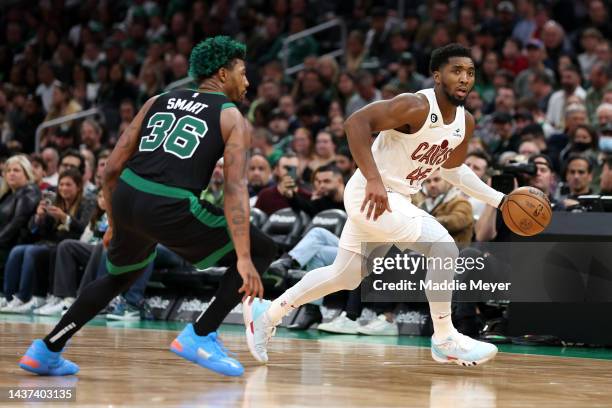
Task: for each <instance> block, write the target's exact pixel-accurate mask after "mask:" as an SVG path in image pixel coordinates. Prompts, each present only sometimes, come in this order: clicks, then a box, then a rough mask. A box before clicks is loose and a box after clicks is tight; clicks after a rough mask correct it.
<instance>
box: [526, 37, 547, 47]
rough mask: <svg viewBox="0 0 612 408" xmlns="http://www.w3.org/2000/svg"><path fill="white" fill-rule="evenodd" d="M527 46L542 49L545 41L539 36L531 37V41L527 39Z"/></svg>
mask: <svg viewBox="0 0 612 408" xmlns="http://www.w3.org/2000/svg"><path fill="white" fill-rule="evenodd" d="M525 48H527V49H529V48H532V49H533V48H535V49H538V50H541V49H543V48H544V43H543V42H542V41H540V40H538V39H537V38H531V39H530V40H529V41H527V44H525Z"/></svg>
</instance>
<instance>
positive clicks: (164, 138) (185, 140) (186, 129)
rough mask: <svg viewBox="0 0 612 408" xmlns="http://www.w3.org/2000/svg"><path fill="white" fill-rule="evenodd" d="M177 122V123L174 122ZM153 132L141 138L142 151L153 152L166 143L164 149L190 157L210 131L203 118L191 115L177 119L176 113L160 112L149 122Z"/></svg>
mask: <svg viewBox="0 0 612 408" xmlns="http://www.w3.org/2000/svg"><path fill="white" fill-rule="evenodd" d="M174 122H176V125H175V124H174ZM147 129H151V133H149V134H148V135H146V136H143V137H142V138H141V139H140V149H139V150H140V151H141V152H152V151H153V150H155V149H157V148H158V147H160V146H161V145H162V144H163V145H164V151H165V152H166V153H170V154H173V155H175V156H176V157H178V158H179V159H188V158H190V157H191V156H193V153H194V152H195V151H196V149H197V148H198V146H199V145H200V140H201V139H203V138H204V136H205V135H206V132H208V126H207V125H206V122H205V121H203V120H202V119H198V118H196V117H193V116H191V115H187V116H183V117H182V118H180V119H179V120H176V116H174V113H170V112H158V113H156V114H154V115H152V116H151V118H150V119H149V122H148V123H147Z"/></svg>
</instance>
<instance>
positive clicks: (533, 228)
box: [502, 187, 552, 237]
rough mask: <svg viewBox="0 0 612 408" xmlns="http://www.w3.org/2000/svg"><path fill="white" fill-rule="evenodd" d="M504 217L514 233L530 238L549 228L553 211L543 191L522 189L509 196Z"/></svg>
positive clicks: (503, 213)
mask: <svg viewBox="0 0 612 408" xmlns="http://www.w3.org/2000/svg"><path fill="white" fill-rule="evenodd" d="M502 216H503V218H504V222H505V223H506V225H507V226H508V228H510V230H511V231H512V232H514V233H515V234H518V235H522V236H524V237H530V236H532V235H536V234H539V233H540V232H542V231H544V229H545V228H546V227H547V226H548V224H549V223H550V219H551V218H552V209H551V208H550V202H549V201H548V197H546V195H545V194H544V193H543V192H542V191H540V190H538V189H537V188H535V187H520V188H517V189H516V190H514V191H513V192H511V193H510V194H508V199H507V201H506V204H505V205H504V206H503V209H502Z"/></svg>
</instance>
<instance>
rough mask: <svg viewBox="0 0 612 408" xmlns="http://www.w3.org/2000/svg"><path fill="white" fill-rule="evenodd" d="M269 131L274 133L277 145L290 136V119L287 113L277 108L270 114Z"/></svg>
mask: <svg viewBox="0 0 612 408" xmlns="http://www.w3.org/2000/svg"><path fill="white" fill-rule="evenodd" d="M268 130H269V131H270V133H272V135H273V136H274V137H273V140H274V141H275V143H278V141H281V140H284V139H286V138H287V136H288V135H289V119H288V118H287V115H285V112H283V111H282V110H280V109H279V108H275V109H273V110H272V112H270V115H269V122H268Z"/></svg>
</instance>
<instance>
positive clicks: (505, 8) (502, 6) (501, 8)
mask: <svg viewBox="0 0 612 408" xmlns="http://www.w3.org/2000/svg"><path fill="white" fill-rule="evenodd" d="M497 11H498V12H500V13H512V14H514V11H515V10H514V4H512V2H511V1H502V2H500V3H499V4H498V5H497Z"/></svg>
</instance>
